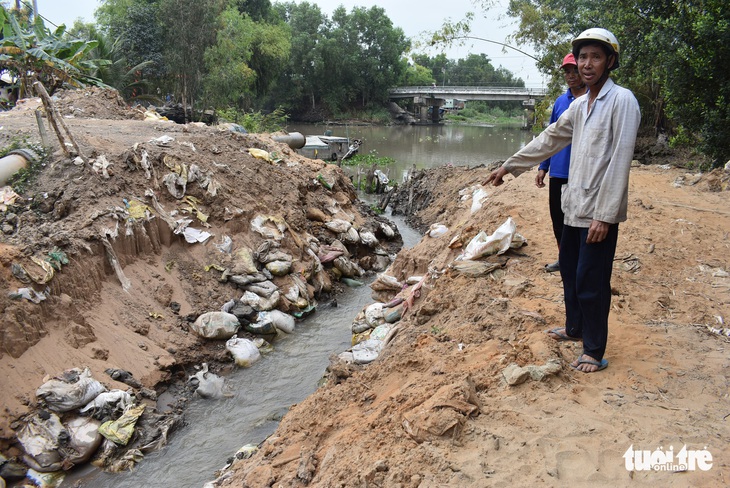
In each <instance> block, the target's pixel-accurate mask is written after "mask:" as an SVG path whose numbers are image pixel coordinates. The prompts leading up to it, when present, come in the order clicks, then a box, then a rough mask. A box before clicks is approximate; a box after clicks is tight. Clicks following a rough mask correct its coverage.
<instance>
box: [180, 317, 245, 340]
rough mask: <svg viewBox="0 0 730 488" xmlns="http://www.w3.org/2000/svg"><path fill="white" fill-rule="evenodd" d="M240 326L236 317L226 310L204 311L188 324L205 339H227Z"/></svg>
mask: <svg viewBox="0 0 730 488" xmlns="http://www.w3.org/2000/svg"><path fill="white" fill-rule="evenodd" d="M239 326H240V324H239V322H238V318H237V317H236V316H235V315H233V314H231V313H227V312H206V313H204V314H202V315H200V316H199V317H198V318H197V319H195V322H193V324H192V325H191V326H190V328H191V329H193V332H195V333H196V334H198V335H199V336H201V337H204V338H206V339H229V338H230V337H231V336H233V335H234V334H235V333H236V332H238V327H239Z"/></svg>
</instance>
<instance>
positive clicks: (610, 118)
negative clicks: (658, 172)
mask: <svg viewBox="0 0 730 488" xmlns="http://www.w3.org/2000/svg"><path fill="white" fill-rule="evenodd" d="M572 44H573V55H574V56H575V58H576V61H577V63H578V71H579V72H580V75H581V78H582V79H583V81H584V82H585V84H586V86H587V87H588V93H586V94H585V95H583V96H582V97H580V98H578V99H577V100H576V101H575V102H574V103H572V104H571V105H570V107H568V109H567V110H566V111H565V112H564V113H563V115H561V116H560V118H559V119H558V120H557V121H556V122H555V123H553V124H550V126H548V128H547V129H545V130H544V131H543V132H542V133H541V134H540V135H539V136H538V137H536V138H535V139H534V140H533V141H532V142H530V143H529V144H528V145H526V146H525V147H524V148H522V149H521V150H520V151H519V152H517V153H516V154H514V155H513V156H512V157H510V158H509V159H508V160H507V161H505V162H504V164H503V165H502V166H501V167H500V168H499V169H497V170H495V171H493V172H492V173H491V174H490V175H489V177H488V178H487V180H486V181H485V182H484V184H485V185H486V184H488V183H492V184H493V185H494V186H499V185H501V184H502V183H503V180H502V178H503V177H504V176H505V175H506V174H507V173H511V174H513V175H514V176H519V175H520V174H522V173H523V172H525V171H526V170H528V169H529V168H531V167H533V166H535V165H536V164H538V163H540V162H541V161H543V160H545V159H546V158H547V157H550V156H552V155H553V154H555V153H556V152H558V151H560V150H561V149H562V148H564V147H565V146H567V145H568V144H572V150H571V155H570V178H569V179H568V183H567V184H566V185H564V186H563V189H562V190H563V191H562V196H561V203H562V210H563V212H564V214H565V220H564V227H563V234H562V238H561V241H560V251H559V261H560V274H561V276H562V279H563V292H564V298H565V328H564V329H558V330H557V331H558V332H560V334H556V333H555V332H554V331H550V332H549V335H550V337H552V338H553V339H555V340H561V341H562V340H577V341H580V340H582V341H583V354H581V355H580V356H579V357H578V358H577V359H576V360H575V361H573V363H571V366H572V367H573V368H575V369H577V370H579V371H583V372H584V373H592V372H594V371H600V370H602V369H605V368H606V366H608V361H607V360H606V359H604V358H603V356H604V353H605V351H606V343H607V341H608V314H609V310H610V308H611V272H612V269H613V268H612V266H613V258H614V255H615V253H616V243H617V240H618V224H619V223H620V222H623V221H625V220H626V210H627V207H628V187H629V169H630V167H631V160H632V159H633V154H634V144H635V142H636V133H637V131H638V129H639V122H640V120H641V114H640V112H639V104H638V102H637V101H636V98H635V97H634V95H633V94H632V93H631V92H630V91H629V90H627V89H625V88H622V87H620V86H618V85H616V84H615V83H614V82H613V80H611V78H610V76H609V75H610V72H611V70H614V69H616V68H618V66H619V51H620V48H619V43H618V41H617V40H616V37H615V36H614V35H613V34H612V33H611V32H609V31H607V30H606V29H599V28H594V29H588V30H586V31H584V32H582V33H581V34H580V35H578V36H577V37H576V38H575V39H573V42H572Z"/></svg>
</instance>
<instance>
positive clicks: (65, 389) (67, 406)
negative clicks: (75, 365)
mask: <svg viewBox="0 0 730 488" xmlns="http://www.w3.org/2000/svg"><path fill="white" fill-rule="evenodd" d="M71 371H79V370H78V369H74V370H71ZM105 391H106V388H105V387H104V385H102V384H101V383H99V382H98V381H96V380H95V379H94V378H92V377H91V370H89V368H85V369H84V370H83V371H82V372H81V373H80V374H79V376H78V380H77V381H76V382H75V383H67V382H65V381H63V380H57V379H52V380H49V381H47V382H45V383H43V384H42V385H41V386H40V387H39V388H38V389H37V390H36V392H35V395H36V396H37V397H38V398H40V399H41V400H43V401H44V402H45V403H46V405H47V406H48V409H49V410H53V411H54V412H68V411H70V410H73V409H75V408H79V407H82V406H84V405H86V404H87V403H89V402H90V401H91V400H93V399H94V398H96V397H97V395H99V394H100V393H102V392H105Z"/></svg>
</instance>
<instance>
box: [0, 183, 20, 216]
mask: <svg viewBox="0 0 730 488" xmlns="http://www.w3.org/2000/svg"><path fill="white" fill-rule="evenodd" d="M18 198H20V195H18V194H17V193H15V191H14V190H13V188H12V187H10V186H4V187H2V188H0V212H7V210H8V205H14V204H15V200H17V199H18Z"/></svg>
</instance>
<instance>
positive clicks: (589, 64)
mask: <svg viewBox="0 0 730 488" xmlns="http://www.w3.org/2000/svg"><path fill="white" fill-rule="evenodd" d="M609 62H611V63H613V55H611V56H606V53H605V52H604V51H603V48H601V47H600V46H597V45H595V44H588V45H585V46H583V47H581V48H580V53H578V71H579V72H580V76H581V78H583V81H584V82H585V84H586V85H588V87H591V86H594V85H596V84H597V83H599V82H600V83H601V84H603V81H605V80H603V74H604V73H606V72H607V68H608V66H609V64H608V63H609Z"/></svg>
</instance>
